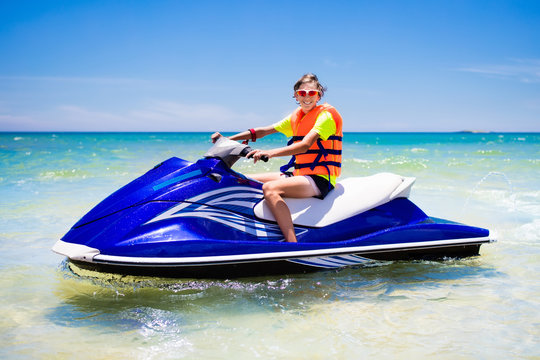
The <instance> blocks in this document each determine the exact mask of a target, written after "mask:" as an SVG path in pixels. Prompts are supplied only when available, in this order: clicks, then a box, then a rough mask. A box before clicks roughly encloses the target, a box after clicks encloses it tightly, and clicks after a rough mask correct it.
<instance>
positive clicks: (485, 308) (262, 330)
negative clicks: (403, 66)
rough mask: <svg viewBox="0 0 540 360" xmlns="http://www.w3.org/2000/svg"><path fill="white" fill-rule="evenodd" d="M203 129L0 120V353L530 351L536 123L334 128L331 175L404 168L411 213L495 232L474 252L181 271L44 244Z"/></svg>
mask: <svg viewBox="0 0 540 360" xmlns="http://www.w3.org/2000/svg"><path fill="white" fill-rule="evenodd" d="M209 135H210V134H208V133H1V134H0V161H1V162H0V254H1V261H0V269H1V276H0V310H1V314H2V316H1V317H0V358H3V359H5V358H16V359H21V358H22V359H25V358H45V359H53V358H54V359H58V358H59V359H111V358H122V359H128V358H129V359H183V358H186V359H202V358H204V359H206V358H208V359H217V358H237V359H253V358H265V359H266V358H278V359H329V358H332V359H334V358H335V359H362V358H401V359H411V358H436V359H478V358H480V359H495V358H496V359H508V358H514V359H516V358H518V359H532V358H538V357H539V356H540V340H539V339H540V301H539V298H540V134H536V133H532V134H524V133H520V134H511V133H504V134H493V133H489V134H473V133H403V134H401V133H399V134H396V133H349V134H345V140H344V161H343V177H351V176H367V175H371V174H374V173H377V172H394V173H397V174H400V175H404V176H413V177H416V178H417V181H416V183H415V185H414V187H413V190H412V193H411V199H412V200H413V201H414V202H415V203H417V204H418V205H419V206H420V207H421V208H422V209H423V210H425V211H426V213H428V214H429V215H432V216H436V217H441V218H446V219H451V220H455V221H459V222H463V223H466V224H470V225H475V226H480V227H486V228H489V229H490V230H491V231H492V232H494V233H496V234H497V235H496V236H497V239H498V242H496V243H493V244H486V245H483V246H482V248H481V254H480V256H478V257H473V258H467V259H461V260H455V259H448V260H447V261H440V262H430V261H416V262H390V263H388V262H387V263H380V264H372V265H370V266H364V267H356V268H348V269H345V270H340V271H333V270H332V271H321V272H317V273H312V274H306V275H290V276H272V277H257V278H246V279H230V280H212V279H209V280H194V279H161V278H144V277H126V276H118V275H114V276H113V275H99V274H97V273H85V272H84V271H80V269H79V271H77V269H75V268H70V266H69V264H68V263H67V262H66V261H65V260H64V259H63V257H62V256H59V255H57V254H54V253H53V252H51V250H50V248H51V247H52V246H53V244H54V243H55V242H56V241H57V240H58V239H59V238H61V237H62V236H63V235H64V234H65V233H66V232H67V231H68V230H69V228H70V227H71V226H72V225H73V224H74V223H75V222H76V221H77V220H78V219H79V218H80V217H81V216H82V215H84V214H85V213H86V212H87V211H88V210H90V208H92V207H93V206H94V205H96V204H97V203H98V202H99V201H100V200H102V199H103V198H104V197H105V196H107V195H108V194H110V193H112V192H113V191H114V190H116V189H118V188H119V187H120V186H122V185H124V184H126V183H127V182H129V181H130V180H132V179H134V178H135V177H137V176H139V175H141V174H143V173H145V172H146V171H147V170H149V169H151V168H152V167H153V166H154V165H156V164H158V163H160V162H161V161H163V160H164V159H167V158H169V157H172V156H178V157H181V158H184V159H186V160H190V161H195V160H197V159H198V158H200V157H202V156H203V154H204V153H205V151H206V150H207V149H208V147H209V146H210V142H209ZM284 142H285V139H284V138H282V137H280V136H278V135H272V136H270V137H267V138H265V139H262V140H259V141H257V142H256V143H255V144H253V145H254V146H256V147H260V148H271V147H276V146H282V145H283V144H284ZM286 161H287V159H272V160H271V161H270V162H268V163H257V164H255V165H254V164H253V163H252V162H250V161H247V160H239V161H238V162H237V163H236V164H235V170H237V171H240V172H243V173H254V172H262V171H272V170H274V171H275V170H276V169H277V168H278V167H279V165H281V164H283V163H285V162H286Z"/></svg>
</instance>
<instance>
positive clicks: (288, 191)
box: [263, 176, 316, 242]
mask: <svg viewBox="0 0 540 360" xmlns="http://www.w3.org/2000/svg"><path fill="white" fill-rule="evenodd" d="M263 192H264V198H265V200H266V204H267V205H268V208H269V209H270V211H271V212H272V214H273V215H274V218H275V219H276V221H277V223H278V225H279V228H280V229H281V232H282V233H283V236H284V237H285V240H286V241H288V242H296V234H295V233H294V225H293V222H292V217H291V211H290V210H289V207H288V206H287V204H286V203H285V201H283V197H289V198H308V197H312V196H315V195H316V193H315V190H314V189H313V186H312V185H311V183H310V181H309V180H308V179H307V178H306V177H305V176H292V177H288V178H280V179H278V180H273V181H269V182H266V183H264V185H263Z"/></svg>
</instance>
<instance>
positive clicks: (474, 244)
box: [52, 137, 494, 278]
mask: <svg viewBox="0 0 540 360" xmlns="http://www.w3.org/2000/svg"><path fill="white" fill-rule="evenodd" d="M250 150H251V149H250V148H249V147H248V146H247V145H244V144H240V143H238V142H236V141H232V140H229V139H227V138H224V137H222V138H221V139H219V140H218V141H217V142H216V144H214V146H213V147H212V148H211V149H210V150H209V151H208V152H207V153H206V154H205V156H204V158H202V159H200V160H199V161H197V162H195V163H191V162H189V161H186V160H182V159H179V158H176V157H173V158H171V159H168V160H166V161H164V162H163V163H161V164H159V165H157V166H156V167H154V168H153V169H152V170H150V171H149V172H147V173H146V174H144V175H142V176H141V177H139V178H137V179H136V180H134V181H132V182H131V183H129V184H128V185H126V186H124V187H122V188H121V189H119V190H118V191H116V192H115V193H113V194H112V195H110V196H109V197H107V198H106V199H105V200H103V201H102V202H101V203H100V204H98V205H97V206H96V207H95V208H93V209H92V210H91V211H90V212H88V213H87V214H86V215H84V216H83V217H82V218H81V219H80V220H79V221H78V222H77V223H76V224H75V225H74V226H73V227H72V228H71V230H69V232H68V233H67V234H66V235H65V236H64V237H63V238H62V239H61V240H59V241H58V242H57V243H56V244H55V245H54V247H53V248H52V250H53V251H55V252H57V253H59V254H61V255H64V256H67V257H68V258H69V261H71V262H73V263H74V264H76V265H77V266H78V267H81V268H84V269H90V270H96V271H101V272H112V273H121V274H133V275H156V276H169V277H192V278H233V277H242V276H258V275H271V274H292V273H304V272H309V271H314V270H320V269H337V268H342V267H347V266H354V265H360V264H364V263H367V262H373V261H377V260H414V259H442V258H460V257H468V256H474V255H478V254H479V249H480V246H481V245H482V244H484V243H488V242H492V241H494V240H493V239H492V238H490V235H489V230H487V229H482V228H477V227H472V226H467V225H463V224H460V223H456V222H451V221H447V220H442V219H438V218H433V217H430V216H427V215H426V214H425V213H424V212H423V211H422V210H420V209H419V208H418V207H417V206H416V205H415V204H413V203H412V202H411V201H410V200H409V199H408V196H409V193H410V190H411V186H412V185H413V183H414V181H415V179H414V178H409V177H402V176H399V175H395V174H391V173H379V174H376V175H373V176H368V177H359V178H346V179H344V180H342V181H341V182H338V183H337V185H336V187H335V189H334V190H333V191H331V192H330V193H329V194H328V196H327V197H326V198H325V199H324V200H320V199H316V198H308V199H286V202H287V205H288V206H289V208H290V210H291V214H292V218H293V222H294V224H295V230H296V235H297V239H298V242H297V243H288V242H285V241H284V238H283V235H282V233H281V231H280V229H279V227H278V226H277V223H276V222H275V219H274V217H273V215H272V213H271V212H270V211H269V209H268V208H267V206H266V204H265V200H264V198H263V192H262V184H261V183H259V182H257V181H255V180H253V179H250V178H249V177H246V176H244V175H242V174H240V173H237V172H235V171H233V170H232V169H231V166H232V165H233V164H234V163H235V161H236V160H238V159H239V158H240V157H242V156H245V155H246V154H247V153H248V152H249V151H250Z"/></svg>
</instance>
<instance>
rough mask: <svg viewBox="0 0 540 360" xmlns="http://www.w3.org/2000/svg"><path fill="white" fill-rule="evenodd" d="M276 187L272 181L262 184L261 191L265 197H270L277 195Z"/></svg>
mask: <svg viewBox="0 0 540 360" xmlns="http://www.w3.org/2000/svg"><path fill="white" fill-rule="evenodd" d="M277 190H278V189H277V187H276V186H275V184H273V181H269V182H267V183H264V184H263V186H262V191H263V194H264V196H265V197H268V196H272V195H275V194H277V193H278V191H277Z"/></svg>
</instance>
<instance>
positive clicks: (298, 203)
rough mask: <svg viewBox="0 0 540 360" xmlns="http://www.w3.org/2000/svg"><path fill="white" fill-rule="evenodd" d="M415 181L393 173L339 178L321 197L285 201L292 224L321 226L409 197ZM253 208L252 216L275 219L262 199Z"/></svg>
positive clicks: (287, 199)
mask: <svg viewBox="0 0 540 360" xmlns="http://www.w3.org/2000/svg"><path fill="white" fill-rule="evenodd" d="M415 180H416V178H412V177H403V176H399V175H396V174H392V173H379V174H375V175H372V176H366V177H351V178H346V179H344V180H342V181H339V182H338V183H337V184H336V187H335V188H334V190H332V191H330V193H329V194H328V195H327V196H326V198H325V199H324V200H320V199H316V198H304V199H293V198H286V199H285V202H286V203H287V205H288V206H289V209H290V210H291V215H292V219H293V223H294V224H295V225H303V226H312V227H324V226H328V225H330V224H333V223H336V222H338V221H341V220H345V219H347V218H350V217H352V216H354V215H358V214H361V213H363V212H364V211H367V210H369V209H372V208H374V207H376V206H380V205H382V204H385V203H387V202H389V201H391V200H393V199H395V198H399V197H405V198H406V197H409V193H410V191H411V187H412V185H413V184H414V181H415ZM254 211H255V216H257V217H258V218H260V219H264V220H269V221H275V219H274V216H273V215H272V213H271V212H270V209H269V208H268V206H267V205H266V202H265V200H262V201H260V202H259V203H258V204H257V205H256V206H255V208H254Z"/></svg>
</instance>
